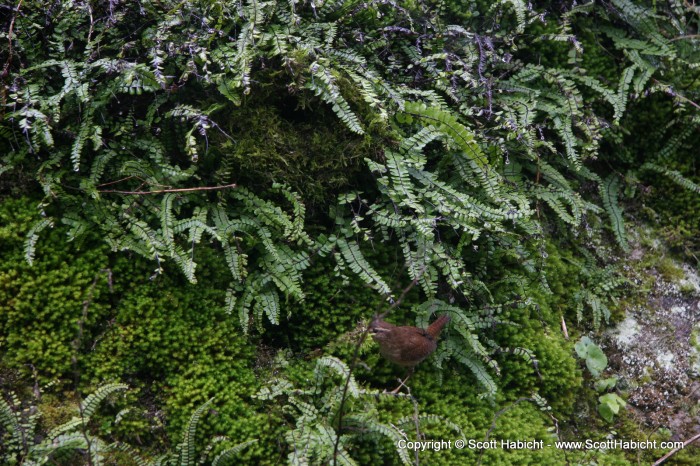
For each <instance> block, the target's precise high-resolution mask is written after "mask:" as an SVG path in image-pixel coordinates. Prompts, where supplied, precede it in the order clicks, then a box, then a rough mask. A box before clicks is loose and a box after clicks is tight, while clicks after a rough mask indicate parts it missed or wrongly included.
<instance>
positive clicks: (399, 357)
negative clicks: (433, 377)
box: [369, 315, 450, 393]
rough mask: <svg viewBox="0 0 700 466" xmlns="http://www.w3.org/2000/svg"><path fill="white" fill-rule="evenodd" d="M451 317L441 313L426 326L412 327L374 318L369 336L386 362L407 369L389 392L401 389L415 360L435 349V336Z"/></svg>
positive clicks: (422, 358)
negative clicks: (398, 382) (401, 378)
mask: <svg viewBox="0 0 700 466" xmlns="http://www.w3.org/2000/svg"><path fill="white" fill-rule="evenodd" d="M449 321H450V316H448V315H441V316H440V317H438V318H437V320H436V321H435V322H433V323H432V324H430V325H429V326H428V328H427V329H422V328H418V327H412V326H408V325H406V326H400V327H398V326H396V325H392V324H390V323H388V322H385V321H384V320H383V319H382V317H381V316H378V317H375V318H374V320H373V321H372V323H371V324H370V326H369V332H370V334H371V335H372V338H374V340H375V341H376V342H377V343H378V344H379V352H380V353H381V355H382V356H384V357H385V358H386V359H388V360H389V361H391V362H393V363H394V364H398V365H399V366H404V367H408V368H410V369H409V372H408V374H407V376H406V378H405V379H404V380H403V381H402V382H401V385H399V386H398V387H397V388H396V389H395V390H394V391H393V392H392V393H396V392H398V391H399V389H401V387H402V386H403V385H404V383H405V382H406V381H407V380H408V378H409V377H410V376H411V374H413V370H414V368H415V367H416V365H417V364H418V363H420V362H421V361H423V360H424V359H425V358H427V357H428V356H430V355H431V354H432V353H433V351H435V348H437V339H438V336H439V335H440V332H441V331H442V328H443V327H444V326H445V324H447V323H448V322H449Z"/></svg>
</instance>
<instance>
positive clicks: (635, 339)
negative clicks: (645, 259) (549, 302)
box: [605, 265, 700, 440]
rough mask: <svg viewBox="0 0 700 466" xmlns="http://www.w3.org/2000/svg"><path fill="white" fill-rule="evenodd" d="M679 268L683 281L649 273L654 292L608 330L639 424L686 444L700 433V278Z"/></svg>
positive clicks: (613, 364)
mask: <svg viewBox="0 0 700 466" xmlns="http://www.w3.org/2000/svg"><path fill="white" fill-rule="evenodd" d="M677 270H678V271H679V272H680V271H682V275H683V276H684V277H683V278H681V279H673V278H664V277H662V276H661V274H660V273H659V272H658V271H657V270H656V269H654V268H651V269H647V270H645V272H646V273H648V274H651V277H649V276H647V277H640V283H641V282H642V281H644V282H646V283H651V284H652V285H651V289H649V290H648V291H647V292H646V293H645V294H644V295H642V297H643V299H642V300H641V302H639V301H638V302H637V303H636V304H634V305H631V306H629V307H628V309H627V312H626V317H625V319H624V320H623V321H622V322H620V323H619V324H618V325H617V326H616V327H614V328H612V329H611V330H609V331H608V332H607V335H606V343H607V344H606V347H607V348H606V349H605V351H606V354H607V355H608V359H609V361H610V369H611V370H612V371H613V372H615V373H616V374H617V375H618V377H620V382H619V384H618V387H619V388H621V389H623V390H626V391H627V392H628V393H629V398H628V400H627V401H628V406H629V407H630V409H631V410H632V412H633V415H634V416H635V418H636V419H637V421H639V422H640V423H642V424H643V425H645V426H648V427H652V428H655V429H658V428H667V429H669V430H670V431H671V432H672V436H673V439H674V440H685V439H686V438H687V437H688V436H690V434H692V433H693V432H697V431H698V429H700V415H699V414H698V410H700V277H699V276H698V274H697V272H696V271H694V270H693V269H692V268H691V267H689V266H687V265H678V266H677ZM679 275H680V273H679ZM649 278H652V280H649Z"/></svg>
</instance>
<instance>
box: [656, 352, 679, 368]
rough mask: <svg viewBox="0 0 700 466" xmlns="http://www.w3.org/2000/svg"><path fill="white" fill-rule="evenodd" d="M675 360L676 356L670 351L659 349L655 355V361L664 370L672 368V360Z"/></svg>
mask: <svg viewBox="0 0 700 466" xmlns="http://www.w3.org/2000/svg"><path fill="white" fill-rule="evenodd" d="M675 360H676V356H675V355H674V354H673V353H672V352H670V351H661V352H659V353H658V354H657V355H656V362H657V363H659V366H660V367H661V368H662V369H664V370H666V371H670V370H672V369H673V362H674V361H675Z"/></svg>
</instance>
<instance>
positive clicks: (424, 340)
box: [400, 327, 437, 366]
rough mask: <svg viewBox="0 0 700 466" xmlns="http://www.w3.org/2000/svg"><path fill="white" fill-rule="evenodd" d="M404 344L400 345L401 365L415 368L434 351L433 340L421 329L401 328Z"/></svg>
mask: <svg viewBox="0 0 700 466" xmlns="http://www.w3.org/2000/svg"><path fill="white" fill-rule="evenodd" d="M403 329H405V331H404V332H403V337H404V338H403V340H404V343H405V344H403V345H401V355H400V358H401V365H403V366H415V365H416V364H418V363H419V362H421V361H422V360H423V359H425V358H427V357H428V356H430V354H431V353H432V352H433V351H435V348H436V347H437V344H436V343H435V340H433V338H432V337H431V336H430V335H429V334H428V333H427V332H426V331H425V330H423V329H419V328H416V327H403ZM403 329H402V330H403Z"/></svg>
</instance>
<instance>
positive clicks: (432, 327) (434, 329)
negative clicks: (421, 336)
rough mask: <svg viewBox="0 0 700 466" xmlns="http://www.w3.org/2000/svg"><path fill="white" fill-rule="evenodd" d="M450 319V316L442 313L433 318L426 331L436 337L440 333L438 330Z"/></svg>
mask: <svg viewBox="0 0 700 466" xmlns="http://www.w3.org/2000/svg"><path fill="white" fill-rule="evenodd" d="M449 321H450V316H448V315H447V314H443V315H441V316H439V317H438V318H437V320H435V322H433V323H432V324H430V326H429V327H428V333H429V334H430V336H431V337H433V338H437V337H438V335H440V332H441V331H442V328H443V327H444V326H445V325H446V324H447V323H448V322H449Z"/></svg>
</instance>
